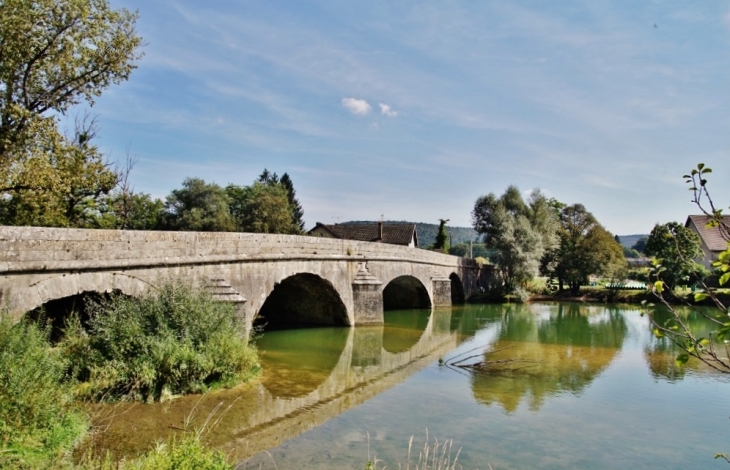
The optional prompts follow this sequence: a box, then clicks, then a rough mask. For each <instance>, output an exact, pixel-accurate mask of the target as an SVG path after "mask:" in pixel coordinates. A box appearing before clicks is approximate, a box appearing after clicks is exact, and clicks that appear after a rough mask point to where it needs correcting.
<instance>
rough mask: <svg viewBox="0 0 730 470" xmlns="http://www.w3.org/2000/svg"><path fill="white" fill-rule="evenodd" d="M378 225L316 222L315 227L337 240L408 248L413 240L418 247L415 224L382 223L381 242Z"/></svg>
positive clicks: (373, 223)
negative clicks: (326, 231)
mask: <svg viewBox="0 0 730 470" xmlns="http://www.w3.org/2000/svg"><path fill="white" fill-rule="evenodd" d="M379 225H380V224H379V223H378V222H372V223H367V224H335V225H325V224H321V223H319V222H317V227H324V228H325V229H327V230H328V231H329V232H331V233H332V234H333V235H334V236H335V237H337V238H344V239H346V240H359V241H364V242H382V243H390V244H392V245H405V246H408V245H409V244H410V243H411V240H414V241H415V245H416V246H418V238H417V237H416V224H394V223H383V238H382V240H381V239H380V230H379ZM315 228H316V227H315Z"/></svg>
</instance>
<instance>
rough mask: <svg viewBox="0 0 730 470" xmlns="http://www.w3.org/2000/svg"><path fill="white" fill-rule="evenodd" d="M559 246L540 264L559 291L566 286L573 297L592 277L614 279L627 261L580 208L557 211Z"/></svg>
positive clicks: (596, 223)
mask: <svg viewBox="0 0 730 470" xmlns="http://www.w3.org/2000/svg"><path fill="white" fill-rule="evenodd" d="M558 235H559V239H560V242H559V244H558V246H556V247H555V248H554V249H553V250H551V251H549V252H548V253H547V255H546V258H549V259H550V261H549V262H546V261H545V260H543V263H542V264H543V272H544V273H545V274H547V275H548V276H550V277H555V278H557V279H558V284H559V286H560V290H563V288H564V285H565V284H568V286H569V287H570V292H571V294H572V295H577V294H578V292H579V290H580V286H581V285H584V284H586V282H587V281H588V276H589V275H591V274H598V275H607V276H609V277H614V276H615V275H616V273H618V272H619V271H620V270H621V269H622V268H625V266H626V261H625V259H624V256H623V249H622V247H621V245H620V244H619V243H618V242H617V241H616V239H615V237H614V236H613V235H611V234H610V233H609V232H608V231H607V230H606V229H604V228H603V226H601V224H599V223H598V221H597V220H596V218H595V217H594V216H593V214H591V213H590V212H588V211H587V210H586V208H585V207H584V206H583V205H582V204H573V205H571V206H566V207H563V209H562V210H561V211H560V228H559V230H558Z"/></svg>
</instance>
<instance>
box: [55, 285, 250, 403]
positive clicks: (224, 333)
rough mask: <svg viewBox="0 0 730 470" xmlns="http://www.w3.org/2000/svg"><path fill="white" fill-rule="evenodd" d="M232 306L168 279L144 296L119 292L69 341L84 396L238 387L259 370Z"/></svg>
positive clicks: (154, 396) (73, 327) (92, 310)
mask: <svg viewBox="0 0 730 470" xmlns="http://www.w3.org/2000/svg"><path fill="white" fill-rule="evenodd" d="M243 331H244V325H243V323H242V321H241V320H239V319H238V318H237V317H236V315H235V312H234V307H233V306H232V305H231V304H228V303H223V302H216V301H214V300H213V298H212V297H211V295H210V294H208V293H206V292H204V291H201V290H192V289H189V288H187V287H185V286H182V285H180V284H176V283H173V282H168V283H167V284H165V285H164V286H162V287H161V288H160V289H159V290H156V291H153V292H151V293H149V294H147V295H145V296H143V297H140V298H130V297H125V296H122V295H114V296H112V297H111V298H110V299H108V300H101V301H99V302H97V303H94V304H93V305H91V306H90V307H89V321H88V326H87V328H86V329H85V328H84V327H82V325H81V323H80V321H79V320H78V319H76V318H72V320H71V321H70V323H69V326H68V328H67V330H66V337H65V339H64V340H63V341H62V343H61V345H60V346H61V348H62V349H63V350H64V352H65V354H66V355H67V357H69V359H70V361H71V368H70V370H71V374H72V376H74V377H75V378H76V379H77V380H79V381H81V382H83V384H82V385H81V386H80V387H79V393H80V394H81V395H82V396H87V397H93V398H105V397H128V398H134V399H143V400H147V401H154V400H159V399H161V398H164V397H165V396H170V395H174V394H183V393H200V392H203V391H205V390H207V389H209V388H211V387H214V386H226V385H232V384H235V383H238V382H241V381H244V380H246V379H247V378H249V377H251V376H253V375H254V374H256V373H257V372H258V371H259V368H260V366H259V362H258V357H257V355H256V351H255V350H254V349H253V348H252V347H251V346H249V345H248V343H247V341H246V339H245V338H244V337H243Z"/></svg>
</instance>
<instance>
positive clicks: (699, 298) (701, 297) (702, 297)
mask: <svg viewBox="0 0 730 470" xmlns="http://www.w3.org/2000/svg"><path fill="white" fill-rule="evenodd" d="M706 298H707V294H705V293H704V292H695V302H702V301H703V300H705V299H706Z"/></svg>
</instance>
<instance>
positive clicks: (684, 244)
mask: <svg viewBox="0 0 730 470" xmlns="http://www.w3.org/2000/svg"><path fill="white" fill-rule="evenodd" d="M645 252H646V254H647V255H649V256H653V257H654V258H657V259H658V262H659V264H660V265H661V268H663V269H662V273H661V276H660V278H661V280H662V281H664V283H666V285H667V286H669V288H672V289H673V288H675V287H677V286H678V285H681V284H694V283H696V282H698V281H700V280H701V279H702V278H703V277H704V275H705V274H706V272H705V270H704V268H703V267H702V266H701V265H700V264H697V263H696V262H695V261H694V260H695V259H696V258H702V256H703V254H702V249H701V248H700V238H699V237H698V236H697V234H696V233H694V232H693V231H692V230H690V229H688V228H686V227H685V226H684V225H681V224H678V223H677V222H669V223H666V224H657V225H655V226H654V228H653V229H652V231H651V234H649V238H648V240H647V241H646V249H645Z"/></svg>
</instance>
